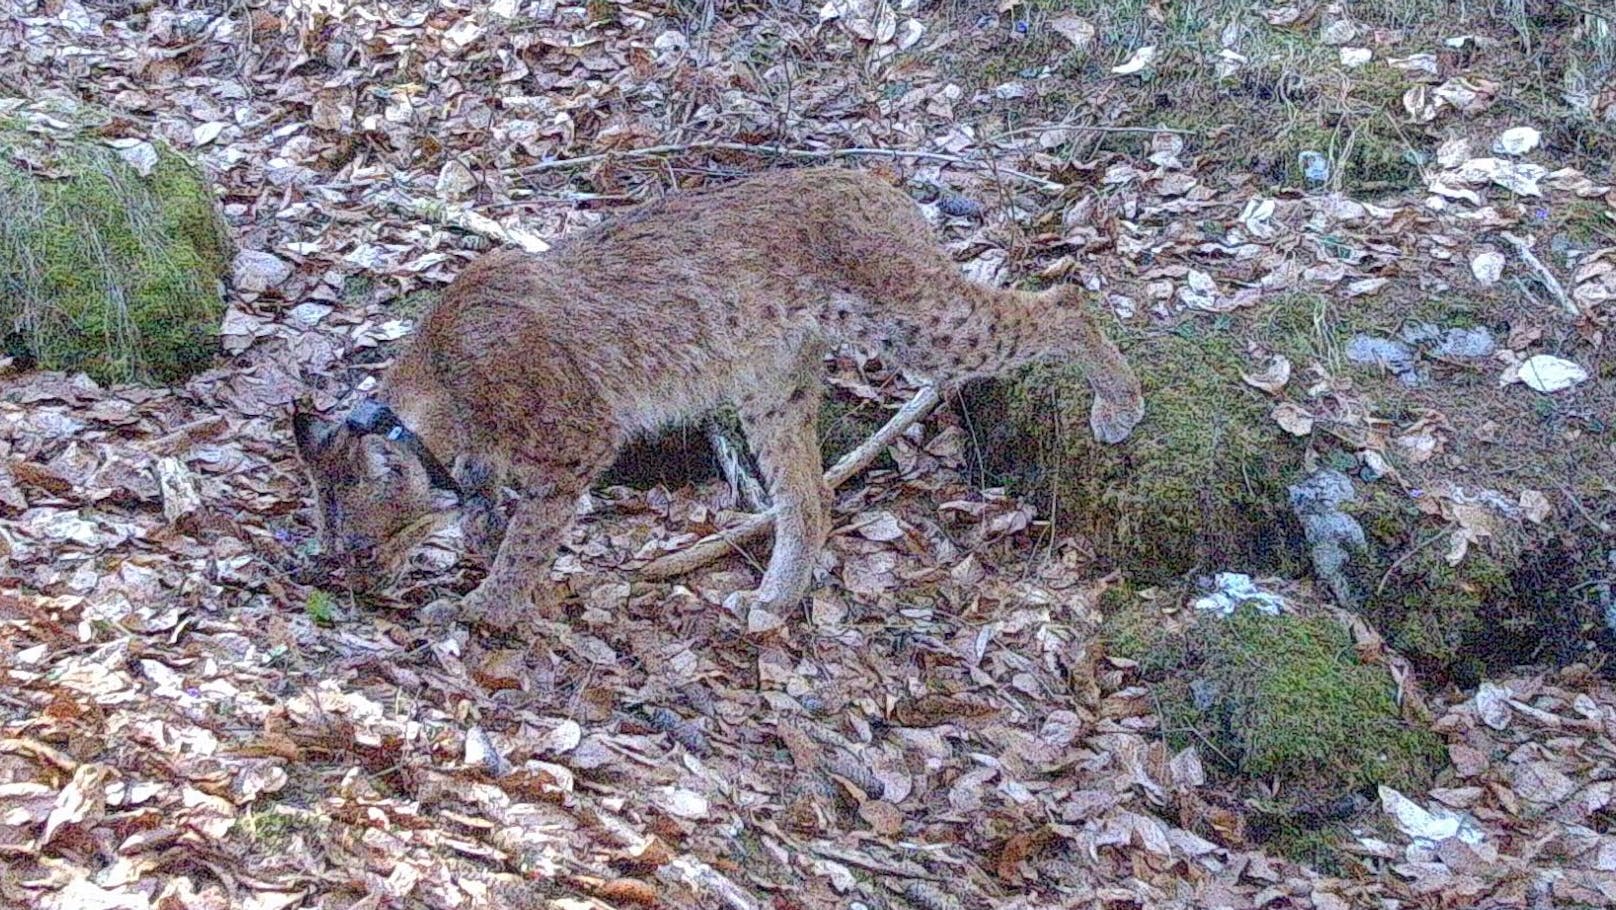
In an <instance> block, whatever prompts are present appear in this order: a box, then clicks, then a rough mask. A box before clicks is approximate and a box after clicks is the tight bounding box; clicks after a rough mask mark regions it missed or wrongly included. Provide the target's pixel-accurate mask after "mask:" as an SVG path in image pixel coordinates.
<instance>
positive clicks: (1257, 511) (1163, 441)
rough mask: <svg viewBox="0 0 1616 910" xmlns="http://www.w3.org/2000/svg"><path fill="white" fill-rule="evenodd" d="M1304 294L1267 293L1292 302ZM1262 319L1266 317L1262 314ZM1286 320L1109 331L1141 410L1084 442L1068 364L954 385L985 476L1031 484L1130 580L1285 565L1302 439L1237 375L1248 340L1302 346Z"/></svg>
mask: <svg viewBox="0 0 1616 910" xmlns="http://www.w3.org/2000/svg"><path fill="white" fill-rule="evenodd" d="M1310 305H1311V299H1310V298H1301V297H1298V298H1294V299H1291V300H1289V301H1282V302H1276V304H1275V306H1276V307H1288V308H1292V309H1295V310H1296V311H1297V313H1296V315H1295V320H1294V321H1295V322H1297V323H1299V324H1305V325H1310V323H1309V322H1308V320H1307V319H1306V318H1304V316H1303V315H1302V311H1303V310H1306V309H1308V308H1309V307H1310ZM1264 318H1265V320H1266V319H1268V318H1269V317H1268V316H1265V317H1264ZM1305 331H1309V330H1307V329H1293V328H1290V327H1288V325H1286V324H1281V323H1273V322H1259V321H1258V320H1256V319H1254V318H1251V317H1237V318H1224V319H1219V320H1216V321H1214V322H1210V323H1201V322H1196V321H1192V322H1186V323H1183V324H1181V325H1180V326H1178V327H1176V328H1174V329H1167V330H1154V331H1132V330H1125V331H1123V332H1121V333H1114V334H1115V336H1116V337H1117V339H1118V342H1119V345H1120V346H1121V347H1122V348H1123V351H1124V353H1125V354H1126V355H1127V356H1128V358H1129V360H1130V361H1131V362H1132V363H1133V364H1134V366H1135V369H1136V371H1137V372H1138V374H1139V378H1140V381H1141V382H1142V383H1143V384H1144V388H1145V401H1146V413H1145V419H1144V421H1143V422H1142V423H1140V425H1139V426H1138V427H1137V428H1136V429H1135V430H1134V435H1133V436H1132V437H1130V438H1129V440H1128V441H1127V442H1126V443H1124V444H1123V445H1120V446H1108V445H1102V444H1100V443H1097V442H1095V441H1094V438H1093V436H1092V435H1091V434H1090V432H1089V428H1088V412H1089V406H1090V402H1091V401H1092V400H1093V396H1092V394H1091V393H1090V391H1089V388H1088V384H1087V382H1086V381H1085V379H1084V377H1083V373H1082V371H1081V370H1080V369H1078V368H1077V367H1073V366H1038V367H1034V368H1032V369H1030V370H1028V371H1027V372H1026V373H1024V374H1023V375H1021V376H1019V377H1016V378H1015V379H1013V380H1011V381H1008V382H998V381H989V382H981V383H974V384H972V385H971V386H970V387H968V388H967V389H966V392H965V395H964V396H963V402H964V405H963V406H964V412H965V418H966V420H967V422H968V423H969V424H971V425H973V428H974V429H976V430H977V432H976V433H974V434H973V435H974V437H975V438H977V439H979V440H980V445H979V447H978V450H977V456H978V458H979V461H980V467H981V469H982V471H983V472H984V473H985V475H986V476H987V478H988V481H989V482H990V483H1004V484H1008V485H1010V486H1011V487H1013V488H1015V489H1016V490H1017V491H1018V492H1022V493H1025V494H1028V495H1031V496H1033V498H1034V499H1035V500H1036V501H1037V502H1038V504H1039V506H1040V508H1041V509H1045V510H1047V512H1048V514H1051V515H1052V516H1053V519H1054V521H1055V522H1056V525H1057V527H1062V528H1070V529H1072V530H1075V531H1077V532H1079V533H1081V534H1083V535H1085V536H1087V537H1089V538H1090V539H1091V540H1093V541H1094V542H1095V543H1096V545H1097V546H1098V547H1099V549H1100V551H1101V552H1102V553H1103V554H1104V555H1106V556H1107V557H1109V558H1110V559H1111V560H1112V561H1113V562H1115V563H1116V564H1117V565H1118V566H1119V567H1121V568H1122V569H1123V570H1124V571H1125V572H1127V573H1128V574H1129V575H1130V577H1132V578H1135V579H1136V580H1139V581H1141V582H1160V581H1169V580H1172V579H1176V578H1177V577H1179V576H1181V575H1183V574H1184V573H1185V572H1189V571H1192V570H1197V569H1199V570H1204V571H1210V570H1214V569H1227V568H1229V567H1231V566H1238V567H1240V569H1241V570H1242V571H1255V572H1281V571H1285V570H1291V571H1297V570H1300V569H1301V568H1302V567H1303V563H1302V562H1301V559H1302V558H1303V557H1302V556H1301V554H1302V552H1303V550H1302V548H1301V545H1300V543H1299V536H1300V531H1299V530H1298V529H1297V528H1296V525H1295V520H1294V518H1293V517H1292V516H1291V514H1290V511H1289V507H1288V505H1287V500H1286V495H1285V489H1286V486H1287V485H1288V484H1289V483H1292V482H1294V481H1295V479H1296V476H1297V473H1298V472H1299V471H1300V469H1301V465H1302V453H1303V450H1304V447H1303V445H1302V444H1301V443H1300V442H1299V441H1298V440H1297V439H1296V438H1295V437H1291V436H1288V435H1287V434H1286V433H1285V432H1284V431H1282V430H1281V429H1280V428H1279V427H1278V425H1277V424H1275V422H1274V421H1273V420H1272V419H1271V418H1270V416H1269V412H1270V410H1271V409H1272V408H1273V402H1272V400H1271V399H1269V398H1268V397H1267V396H1266V395H1264V394H1263V393H1262V392H1260V391H1258V390H1257V389H1255V388H1252V387H1250V386H1249V385H1247V384H1246V383H1244V382H1243V381H1242V380H1241V372H1242V370H1249V369H1250V368H1251V366H1250V360H1249V357H1248V355H1247V353H1246V345H1247V343H1248V339H1255V338H1267V339H1268V340H1269V343H1270V345H1271V346H1277V347H1286V346H1295V345H1306V344H1308V343H1309V342H1308V341H1307V339H1306V338H1305V337H1296V335H1297V333H1301V332H1305Z"/></svg>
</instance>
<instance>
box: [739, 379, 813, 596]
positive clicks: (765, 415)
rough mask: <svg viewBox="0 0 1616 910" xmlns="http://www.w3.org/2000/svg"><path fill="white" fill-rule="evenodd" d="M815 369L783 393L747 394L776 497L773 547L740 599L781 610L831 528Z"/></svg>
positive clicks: (752, 427) (805, 578) (803, 587)
mask: <svg viewBox="0 0 1616 910" xmlns="http://www.w3.org/2000/svg"><path fill="white" fill-rule="evenodd" d="M819 399H820V396H819V387H818V381H817V377H816V374H815V373H813V372H812V371H811V370H808V369H803V370H802V371H801V376H800V378H799V380H798V382H796V383H795V384H793V385H792V386H790V387H788V388H787V389H786V390H785V392H784V393H783V394H778V393H777V394H773V395H762V396H758V397H756V398H753V399H751V400H743V401H742V402H741V406H740V416H741V425H742V427H743V428H744V429H745V431H746V438H747V441H748V442H749V443H750V444H751V447H752V451H753V453H754V454H755V455H756V456H757V459H758V464H759V466H760V467H761V468H762V469H763V476H764V479H765V481H766V482H767V483H768V486H769V495H770V496H771V498H772V499H773V500H774V513H775V524H774V549H773V551H772V552H771V553H770V555H769V565H768V568H767V569H766V570H765V571H764V573H763V580H762V581H761V582H759V583H758V587H757V589H756V590H754V591H749V592H744V593H742V594H740V595H738V597H739V599H740V601H741V603H742V604H744V605H746V606H755V607H758V608H760V609H762V610H764V611H766V612H769V613H774V614H779V613H781V612H784V611H786V610H789V609H791V608H792V607H793V606H795V605H796V603H797V602H798V601H800V600H801V599H802V597H803V595H804V594H806V593H807V592H808V587H809V585H810V584H811V583H812V581H813V572H814V563H815V561H816V560H817V559H818V557H819V551H820V549H821V548H822V547H823V546H824V545H825V538H826V537H827V536H828V535H829V533H830V514H829V510H828V508H827V506H828V504H829V502H830V490H829V489H828V488H826V486H825V481H824V476H823V472H822V468H821V465H820V457H819V439H818V432H817V429H816V425H817V421H818V417H819Z"/></svg>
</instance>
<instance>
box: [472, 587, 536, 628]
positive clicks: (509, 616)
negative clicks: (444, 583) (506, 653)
mask: <svg viewBox="0 0 1616 910" xmlns="http://www.w3.org/2000/svg"><path fill="white" fill-rule="evenodd" d="M541 599H542V600H543V601H544V602H543V603H535V602H534V600H535V599H534V598H533V597H531V596H528V595H526V594H524V593H522V592H520V591H515V590H511V589H509V588H506V587H503V586H492V585H489V584H488V583H487V582H484V583H483V584H481V585H479V586H477V588H476V589H474V590H473V591H472V592H471V593H469V594H467V595H466V596H465V597H462V598H460V615H461V618H463V619H465V620H467V621H468V622H474V623H476V624H478V625H480V626H486V627H488V628H490V629H496V630H498V631H501V632H510V631H513V630H516V629H519V628H521V627H522V626H524V625H527V624H528V623H529V622H530V621H531V620H532V619H534V618H536V617H540V616H548V615H549V614H550V613H551V612H553V607H552V606H551V605H552V604H553V603H554V602H555V601H554V599H553V598H552V597H544V598H541Z"/></svg>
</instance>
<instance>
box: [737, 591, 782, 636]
mask: <svg viewBox="0 0 1616 910" xmlns="http://www.w3.org/2000/svg"><path fill="white" fill-rule="evenodd" d="M724 609H725V610H728V611H729V612H730V614H731V615H733V616H735V617H736V618H737V619H741V620H744V621H745V622H746V634H748V635H767V634H769V633H770V632H773V631H774V630H776V629H778V628H780V627H781V626H783V625H785V624H786V620H785V615H784V614H785V609H784V605H782V604H780V603H778V602H774V601H768V600H765V599H764V597H763V595H762V593H761V592H759V591H755V590H754V591H736V592H735V593H733V594H731V595H730V596H728V597H726V598H724Z"/></svg>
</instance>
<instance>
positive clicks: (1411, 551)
mask: <svg viewBox="0 0 1616 910" xmlns="http://www.w3.org/2000/svg"><path fill="white" fill-rule="evenodd" d="M1453 528H1454V525H1452V524H1448V525H1445V526H1443V527H1442V528H1441V530H1439V531H1437V532H1436V533H1435V534H1432V535H1431V536H1430V537H1427V538H1425V539H1424V540H1422V541H1420V542H1419V543H1417V544H1415V545H1414V546H1412V547H1409V548H1408V551H1407V552H1406V553H1404V554H1403V555H1402V556H1399V557H1397V558H1396V559H1395V560H1393V561H1392V564H1391V565H1389V566H1387V567H1386V574H1385V575H1382V576H1380V584H1378V585H1375V596H1376V597H1379V596H1380V592H1382V591H1384V590H1386V583H1387V582H1389V581H1391V580H1392V574H1393V573H1395V572H1396V571H1397V570H1398V569H1400V568H1402V566H1403V563H1405V562H1408V561H1409V560H1410V559H1413V558H1414V556H1415V555H1416V554H1418V553H1419V552H1420V551H1421V550H1424V549H1425V548H1426V547H1429V546H1430V545H1431V544H1434V543H1436V542H1437V541H1439V540H1441V539H1442V535H1444V534H1446V533H1448V532H1449V531H1452V530H1453Z"/></svg>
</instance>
